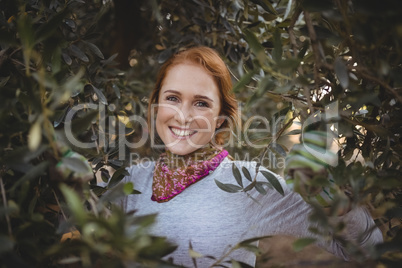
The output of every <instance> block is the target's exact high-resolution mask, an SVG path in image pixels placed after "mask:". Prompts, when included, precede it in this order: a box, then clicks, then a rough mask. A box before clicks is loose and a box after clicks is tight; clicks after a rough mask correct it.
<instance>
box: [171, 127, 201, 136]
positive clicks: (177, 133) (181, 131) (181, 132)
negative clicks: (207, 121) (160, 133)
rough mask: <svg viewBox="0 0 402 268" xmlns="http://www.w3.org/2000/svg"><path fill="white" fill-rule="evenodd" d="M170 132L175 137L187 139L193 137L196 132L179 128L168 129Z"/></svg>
mask: <svg viewBox="0 0 402 268" xmlns="http://www.w3.org/2000/svg"><path fill="white" fill-rule="evenodd" d="M169 128H170V130H171V131H172V132H173V134H174V135H175V136H177V137H189V136H192V135H194V134H195V133H196V132H197V131H195V130H191V129H180V128H174V127H169Z"/></svg>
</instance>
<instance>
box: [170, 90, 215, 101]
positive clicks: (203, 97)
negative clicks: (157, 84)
mask: <svg viewBox="0 0 402 268" xmlns="http://www.w3.org/2000/svg"><path fill="white" fill-rule="evenodd" d="M165 93H175V94H177V95H181V93H180V92H179V91H177V90H173V89H168V90H165V91H164V92H163V94H165ZM194 98H196V99H204V100H209V101H210V102H214V101H213V100H212V99H211V98H209V97H207V96H204V95H194Z"/></svg>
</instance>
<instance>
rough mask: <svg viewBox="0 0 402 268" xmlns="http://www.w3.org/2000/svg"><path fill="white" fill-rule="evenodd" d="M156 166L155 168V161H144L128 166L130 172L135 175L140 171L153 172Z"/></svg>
mask: <svg viewBox="0 0 402 268" xmlns="http://www.w3.org/2000/svg"><path fill="white" fill-rule="evenodd" d="M154 168H155V162H154V161H144V162H140V163H137V164H135V165H132V166H130V167H128V168H127V171H128V173H130V175H135V174H137V173H138V172H140V173H143V172H153V170H154Z"/></svg>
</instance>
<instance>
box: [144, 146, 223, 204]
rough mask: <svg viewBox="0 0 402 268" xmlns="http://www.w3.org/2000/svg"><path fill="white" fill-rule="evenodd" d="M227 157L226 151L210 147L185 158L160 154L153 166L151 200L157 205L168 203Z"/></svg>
mask: <svg viewBox="0 0 402 268" xmlns="http://www.w3.org/2000/svg"><path fill="white" fill-rule="evenodd" d="M227 155H228V152H227V151H226V150H221V149H217V148H213V147H211V146H207V147H205V148H201V149H198V150H196V151H194V152H193V153H191V154H188V155H185V156H180V155H175V154H172V153H171V152H169V151H167V152H166V153H163V154H161V156H160V157H159V159H158V161H157V162H156V165H155V171H154V177H153V182H152V197H151V199H152V200H153V201H156V202H159V203H162V202H167V201H169V200H170V199H172V198H173V197H175V196H176V195H178V194H180V193H181V192H183V191H184V189H186V188H187V187H189V186H190V185H192V184H193V183H196V182H197V181H199V180H201V179H202V178H204V177H205V176H207V175H208V174H209V173H210V172H211V171H213V170H215V169H216V168H217V167H218V166H219V164H220V163H221V162H222V161H223V159H224V158H225V157H226V156H227Z"/></svg>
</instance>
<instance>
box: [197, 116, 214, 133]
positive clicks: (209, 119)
mask: <svg viewBox="0 0 402 268" xmlns="http://www.w3.org/2000/svg"><path fill="white" fill-rule="evenodd" d="M214 118H215V116H214V114H213V113H207V114H203V115H199V116H197V119H196V122H197V126H198V128H200V129H204V130H205V131H207V132H213V131H214V130H215V126H216V121H215V119H214Z"/></svg>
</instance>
